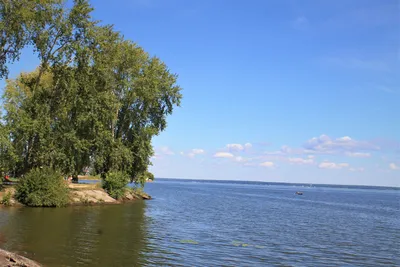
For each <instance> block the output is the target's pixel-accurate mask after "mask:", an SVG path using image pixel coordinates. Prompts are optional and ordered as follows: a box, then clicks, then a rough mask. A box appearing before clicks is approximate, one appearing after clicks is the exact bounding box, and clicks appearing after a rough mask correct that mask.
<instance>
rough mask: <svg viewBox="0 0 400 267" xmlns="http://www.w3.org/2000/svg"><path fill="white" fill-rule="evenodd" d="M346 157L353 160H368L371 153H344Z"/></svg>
mask: <svg viewBox="0 0 400 267" xmlns="http://www.w3.org/2000/svg"><path fill="white" fill-rule="evenodd" d="M346 156H349V157H353V158H369V157H371V153H364V152H346Z"/></svg>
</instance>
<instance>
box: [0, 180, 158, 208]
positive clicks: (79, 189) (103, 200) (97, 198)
mask: <svg viewBox="0 0 400 267" xmlns="http://www.w3.org/2000/svg"><path fill="white" fill-rule="evenodd" d="M68 188H69V203H68V206H73V205H101V204H121V203H124V202H128V201H135V200H149V199H151V196H149V195H148V194H146V193H145V192H143V191H141V190H138V189H133V188H129V189H127V190H126V193H125V195H124V196H123V197H122V198H121V199H118V200H117V199H115V198H112V197H111V196H110V195H108V194H107V192H106V191H104V190H103V189H102V188H101V185H100V183H93V184H74V183H69V184H68ZM14 195H15V188H14V186H7V187H4V188H3V190H1V191H0V205H2V206H23V204H21V203H19V202H18V201H17V200H16V199H15V198H14Z"/></svg>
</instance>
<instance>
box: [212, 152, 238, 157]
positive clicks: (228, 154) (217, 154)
mask: <svg viewBox="0 0 400 267" xmlns="http://www.w3.org/2000/svg"><path fill="white" fill-rule="evenodd" d="M233 157H234V156H233V154H232V153H229V152H217V153H215V154H214V158H233Z"/></svg>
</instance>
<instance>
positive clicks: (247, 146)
mask: <svg viewBox="0 0 400 267" xmlns="http://www.w3.org/2000/svg"><path fill="white" fill-rule="evenodd" d="M252 147H253V145H252V144H251V143H246V144H244V148H245V149H250V148H252Z"/></svg>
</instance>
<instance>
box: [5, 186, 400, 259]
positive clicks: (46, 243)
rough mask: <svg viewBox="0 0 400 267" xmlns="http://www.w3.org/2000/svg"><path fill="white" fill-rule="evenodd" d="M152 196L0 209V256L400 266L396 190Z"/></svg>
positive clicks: (193, 190)
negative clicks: (130, 200) (95, 203)
mask: <svg viewBox="0 0 400 267" xmlns="http://www.w3.org/2000/svg"><path fill="white" fill-rule="evenodd" d="M299 190H301V191H303V192H304V195H302V196H299V195H295V194H294V193H295V192H296V191H299ZM146 191H147V192H148V193H150V194H151V195H152V196H153V197H154V199H153V200H151V201H147V202H141V201H139V202H136V203H130V204H124V205H107V206H91V207H84V206H81V207H68V208H59V209H52V208H46V209H41V208H3V209H0V247H2V248H4V249H8V250H11V251H15V252H18V253H20V254H22V255H25V256H27V257H29V258H32V259H34V260H37V261H39V262H41V263H43V264H44V265H45V266H274V265H276V266H384V265H386V266H400V245H399V242H400V195H399V193H400V191H398V190H379V189H357V188H350V189H349V188H330V187H311V188H310V187H299V186H287V185H266V184H264V185H263V184H253V183H215V182H195V181H168V180H158V181H157V182H155V183H152V184H148V185H146Z"/></svg>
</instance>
